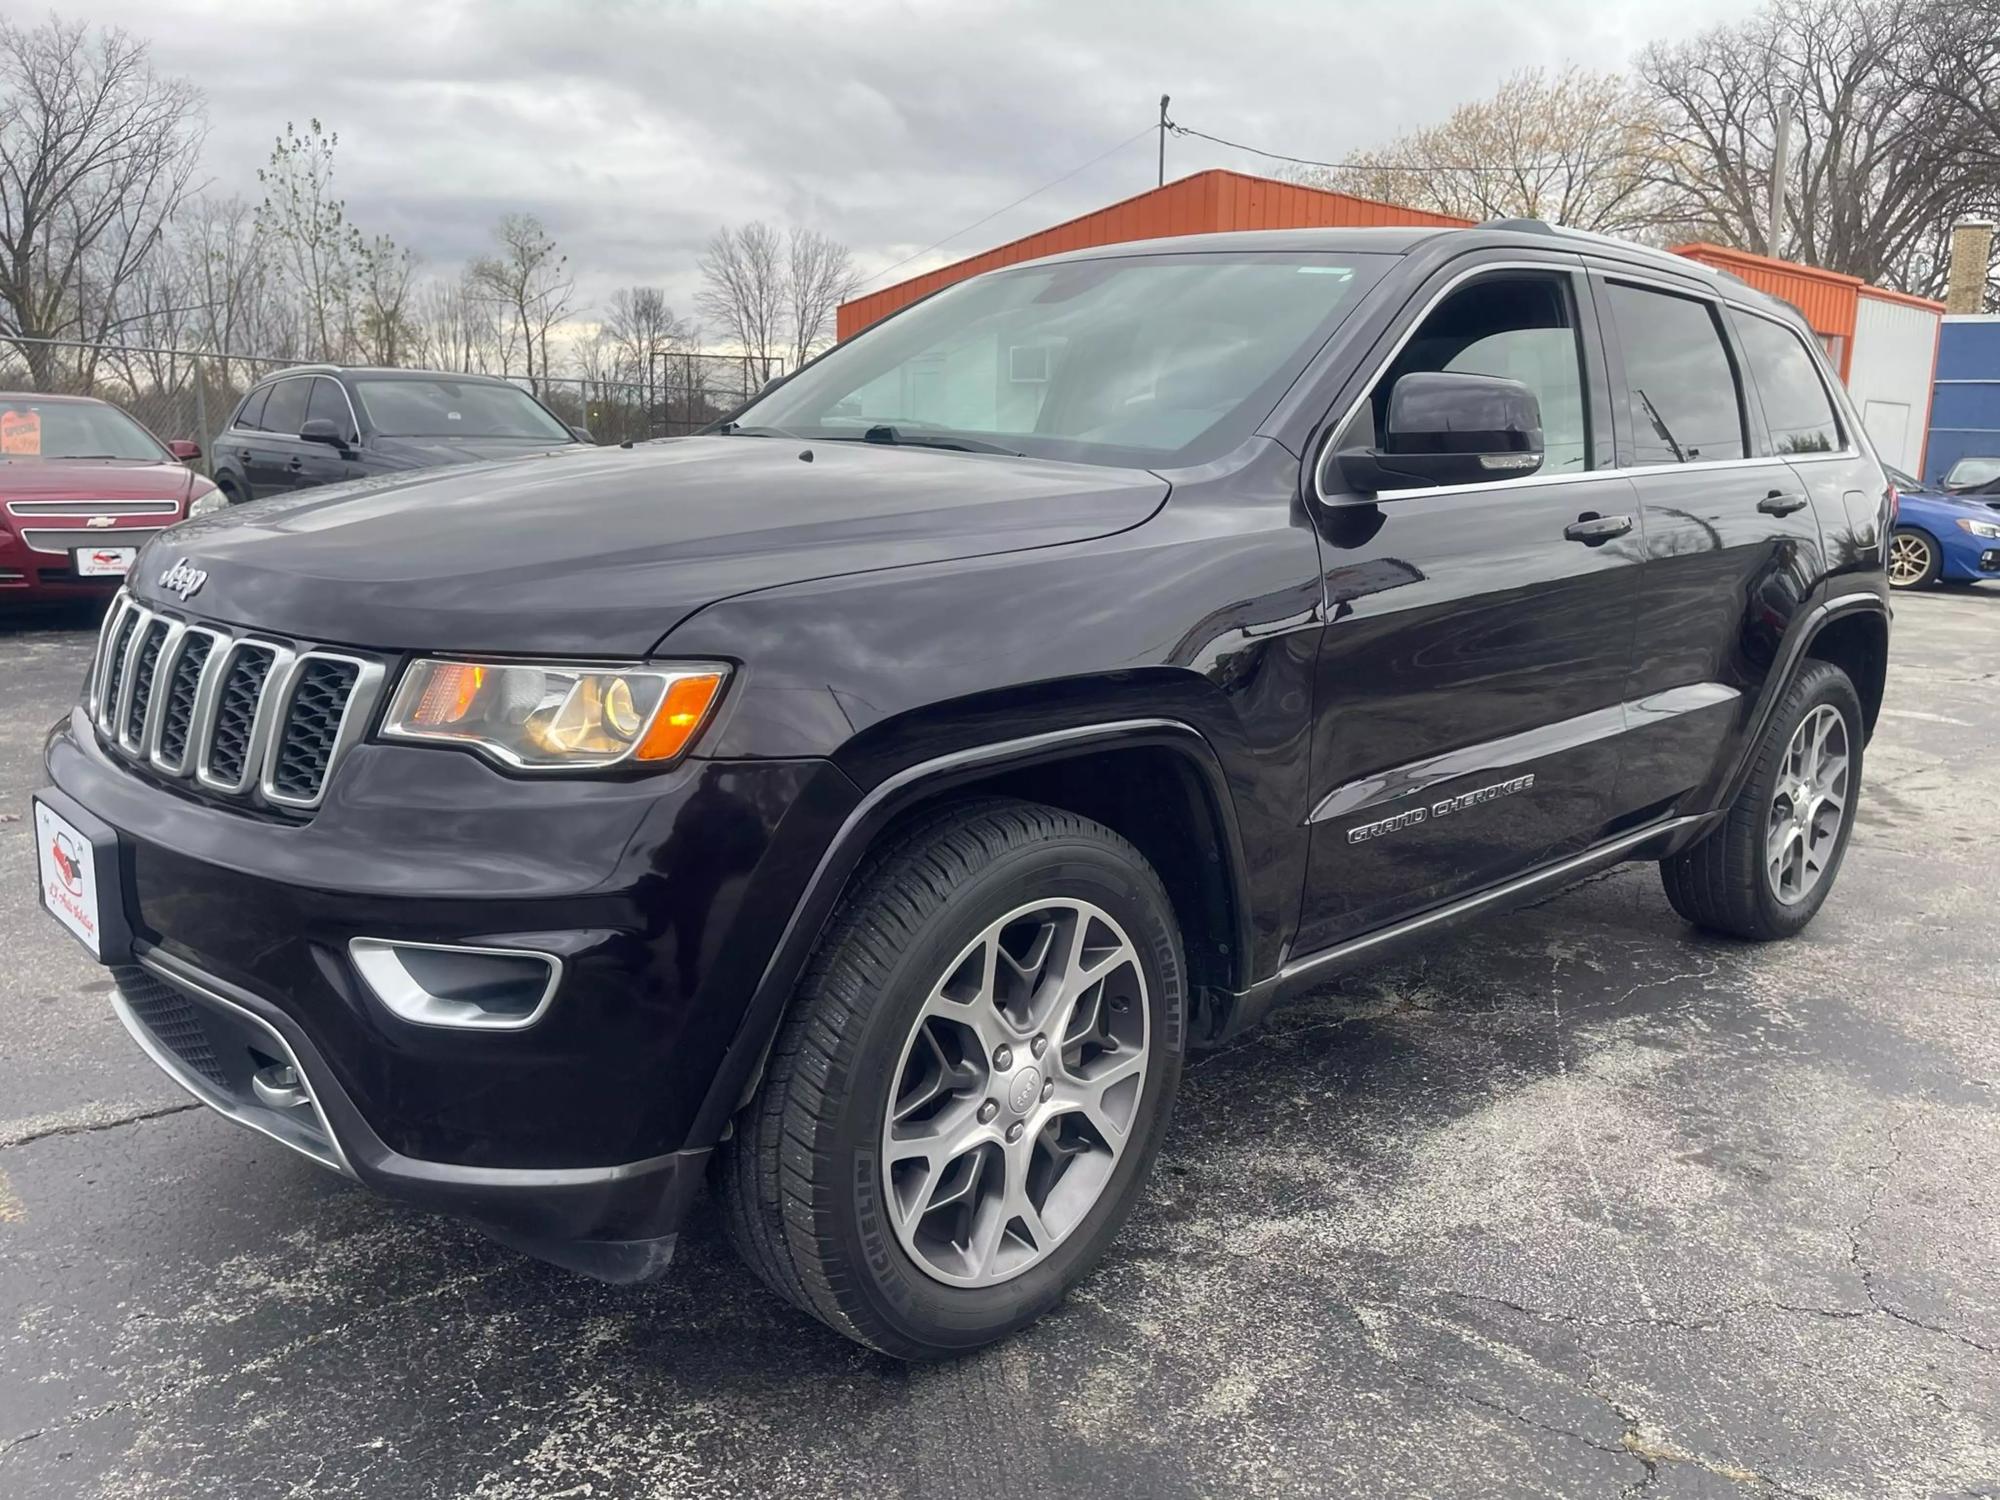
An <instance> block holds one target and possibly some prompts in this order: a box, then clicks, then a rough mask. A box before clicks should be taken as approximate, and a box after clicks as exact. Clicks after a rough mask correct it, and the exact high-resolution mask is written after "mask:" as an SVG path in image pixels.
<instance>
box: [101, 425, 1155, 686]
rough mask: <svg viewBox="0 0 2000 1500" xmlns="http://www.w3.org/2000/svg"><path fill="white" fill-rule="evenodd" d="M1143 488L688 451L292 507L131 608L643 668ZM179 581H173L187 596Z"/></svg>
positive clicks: (206, 541)
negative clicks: (886, 573)
mask: <svg viewBox="0 0 2000 1500" xmlns="http://www.w3.org/2000/svg"><path fill="white" fill-rule="evenodd" d="M1166 494H1167V483H1166V481H1165V480H1163V479H1161V478H1160V477H1159V476H1158V475H1156V474H1153V473H1150V472H1148V471H1146V470H1143V469H1112V468H1101V467H1097V466H1093V465H1084V464H1065V463H1052V462H1047V461H1043V460H1039V459H1025V458H1008V457H1003V456H997V455H985V454H968V453H957V452H947V451H942V450H937V449H926V448H910V447H895V448H892V447H885V446H880V445H874V444H866V443H820V442H816V443H812V444H809V445H808V444H803V443H800V442H796V441H788V440H781V439H774V438H751V437H702V438H682V439H676V440H672V441H667V442H659V443H645V444H641V445H639V446H637V447H634V448H625V449H621V448H592V447H577V448H569V449H561V450H557V451H555V452H551V453H547V454H544V455H542V456H540V457H535V458H525V459H520V460H517V461H515V462H512V463H505V464H477V465H459V466H457V467H453V468H447V469H430V470H423V471H418V472H415V473H406V474H396V475H389V476H383V477H379V478H375V479H364V480H358V481H355V482H353V483H349V484H342V485H332V486H328V487H327V488H324V489H318V490H307V491H302V492H300V493H298V494H295V495H291V496H281V497H276V498H273V499H271V500H265V501H258V502H255V503H252V504H249V505H244V506H237V507H233V508H231V509H229V510H226V511H219V512H216V513H214V514H211V515H207V516H203V517H200V518H198V519H196V520H194V521H190V522H187V523H185V524H183V525H181V526H177V527H175V528H174V529H173V530H172V531H169V532H166V533H164V534H163V535H161V536H160V537H159V538H157V539H156V540H155V541H154V542H153V543H152V545H151V546H150V547H149V548H148V549H147V551H146V553H145V555H144V556H142V557H141V558H140V560H139V564H138V565H137V566H136V567H135V568H134V569H133V573H132V578H133V585H132V586H133V589H134V591H135V592H136V593H138V594H139V595H140V596H141V597H144V598H147V599H150V600H151V601H153V602H154V603H157V604H165V605H169V606H177V605H178V604H179V600H178V598H177V597H176V596H169V595H167V594H165V593H163V592H162V590H161V588H160V584H159V580H160V576H161V574H162V573H163V572H165V571H166V570H167V569H169V568H170V567H172V566H173V564H175V563H176V562H177V561H179V560H180V559H182V558H185V559H186V560H187V563H188V567H189V568H190V569H193V570H198V571H200V572H201V573H204V574H206V575H207V576H206V579H205V581H204V582H203V583H202V584H201V587H200V591H199V593H198V594H195V595H193V596H192V597H190V598H189V599H188V600H187V603H186V605H185V608H187V609H188V610H190V611H191V612H194V613H197V614H200V615H203V616H206V617H208V618H211V619H217V620H222V621H226V622H229V623H232V624H237V625H248V626H256V627H260V628H263V629H266V630H271V631H274V632H279V633H282V634H286V635H292V636H299V637H303V638H306V639H310V640H317V641H324V642H329V643H340V644H347V645H355V646H376V647H382V648H389V649H410V650H429V651H488V652H496V653H506V654H519V655H550V656H640V655H644V654H645V653H647V652H648V651H649V650H651V648H652V647H653V645H654V643H655V642H657V641H658V640H659V639H660V638H661V637H662V636H664V635H665V634H666V633H667V632H668V631H669V630H671V629H672V628H673V627H674V626H675V625H676V624H678V623H679V622H680V621H681V620H683V619H685V618H686V617H687V616H688V615H689V614H691V613H693V612H694V611H695V610H698V609H700V608H701V607H702V606H703V605H705V604H709V603H712V602H714V601H716V600H718V599H724V598H727V597H729V596H730V595H733V594H740V593H745V592H748V591H750V590H754V589H763V588H770V587H773V586H776V585H780V584H787V583H798V582H804V581H806V580H809V579H814V578H827V577H833V576H837V575H841V574H848V573H858V572H865V571H868V570H871V569H877V568H894V567H903V566H908V565H910V564H913V563H927V562H943V561H950V560H953V559H959V558H968V557H977V556H982V555H985V554H989V553H996V552H1009V551H1015V550H1019V549H1023V548H1029V547H1046V546H1051V545H1054V544H1058V543H1063V542H1075V541H1083V540H1087V539H1089V538H1091V537H1095V536H1102V535H1105V534H1107V533H1110V532H1114V531H1120V530H1123V529H1125V528H1126V527H1129V526H1135V525H1137V524H1138V523H1139V522H1141V521H1143V520H1145V519H1146V518H1147V517H1148V516H1149V515H1151V514H1152V513H1153V512H1154V511H1155V510H1156V509H1158V507H1159V505H1160V503H1161V502H1162V501H1163V500H1164V499H1165V498H1166ZM187 576H188V575H187V574H185V573H184V574H182V575H181V577H182V578H183V580H184V579H185V578H186V577H187Z"/></svg>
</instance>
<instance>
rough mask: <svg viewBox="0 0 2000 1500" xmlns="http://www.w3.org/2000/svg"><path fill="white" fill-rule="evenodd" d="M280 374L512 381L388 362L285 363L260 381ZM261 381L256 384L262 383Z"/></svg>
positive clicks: (492, 376) (487, 381)
mask: <svg viewBox="0 0 2000 1500" xmlns="http://www.w3.org/2000/svg"><path fill="white" fill-rule="evenodd" d="M283 375H366V376H367V377H368V378H369V379H371V380H378V379H379V380H462V381H473V382H477V383H479V384H481V385H513V384H514V382H513V381H511V380H508V379H505V378H504V377H502V376H499V375H481V374H476V373H474V372H472V371H469V370H405V369H399V368H397V367H395V366H390V365H327V364H319V365H286V366H285V368H284V369H282V370H273V371H272V372H271V373H270V374H268V375H266V376H264V377H263V380H276V379H278V378H279V377H280V376H283ZM263 380H260V381H259V382H258V383H259V384H262V383H263ZM515 389H517V390H518V389H519V387H518V386H516V387H515Z"/></svg>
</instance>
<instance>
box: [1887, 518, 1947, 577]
mask: <svg viewBox="0 0 2000 1500" xmlns="http://www.w3.org/2000/svg"><path fill="white" fill-rule="evenodd" d="M1942 564H1943V557H1942V555H1941V554H1940V553H1939V551H1938V544H1937V543H1936V542H1935V541H1933V540H1932V539H1931V536H1930V533H1928V532H1924V531H1919V530H1917V529H1916V527H1914V526H1898V527H1897V528H1896V531H1895V534H1894V535H1892V536H1891V537H1890V538H1889V584H1890V586H1891V587H1892V588H1899V589H1920V588H1923V587H1924V586H1925V585H1927V584H1932V583H1936V582H1937V576H1938V569H1939V567H1940V566H1942Z"/></svg>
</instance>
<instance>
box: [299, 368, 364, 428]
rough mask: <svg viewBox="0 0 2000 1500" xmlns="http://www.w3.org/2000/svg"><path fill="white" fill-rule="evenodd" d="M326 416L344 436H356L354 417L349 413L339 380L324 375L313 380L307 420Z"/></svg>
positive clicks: (307, 406)
mask: <svg viewBox="0 0 2000 1500" xmlns="http://www.w3.org/2000/svg"><path fill="white" fill-rule="evenodd" d="M315 417H324V418H325V419H326V420H327V421H329V422H331V423H333V425H334V427H335V429H336V430H338V431H339V432H340V434H341V435H342V436H343V437H347V438H352V437H353V436H354V419H353V418H352V417H350V416H348V414H347V397H346V395H345V394H344V393H343V392H342V391H341V389H340V385H339V382H337V381H332V380H327V379H325V378H324V377H322V378H321V379H319V380H315V381H313V382H312V398H311V399H310V400H308V401H307V402H306V420H307V421H308V422H310V421H312V420H313V419H314V418H315Z"/></svg>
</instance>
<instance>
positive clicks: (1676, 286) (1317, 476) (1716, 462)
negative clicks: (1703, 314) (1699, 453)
mask: <svg viewBox="0 0 2000 1500" xmlns="http://www.w3.org/2000/svg"><path fill="white" fill-rule="evenodd" d="M1562 253H1563V254H1566V255H1571V256H1574V257H1575V258H1576V262H1577V264H1576V265H1575V266H1574V267H1565V266H1560V265H1556V264H1554V263H1553V262H1550V261H1545V260H1534V261H1512V260H1507V261H1500V260H1493V261H1484V262H1481V263H1480V264H1479V265H1476V266H1471V267H1468V268H1467V269H1465V270H1463V271H1461V272H1459V273H1458V274H1457V275H1456V276H1454V277H1452V278H1451V280H1449V281H1447V282H1446V283H1445V284H1444V285H1443V286H1441V287H1439V288H1438V290H1437V292H1436V293H1435V295H1433V296H1432V297H1431V299H1430V300H1429V301H1428V302H1426V303H1425V304H1424V305H1423V308H1422V310H1421V311H1419V312H1418V313H1417V315H1416V317H1415V318H1413V319H1412V320H1411V322H1410V325H1409V327H1407V328H1405V329H1404V330H1403V332H1402V333H1401V334H1400V335H1399V336H1398V337H1397V339H1396V342H1395V343H1394V344H1393V345H1392V346H1391V347H1390V349H1389V351H1388V353H1387V354H1385V355H1384V356H1383V357H1382V358H1381V360H1379V361H1378V362H1377V363H1376V365H1375V367H1374V368H1373V369H1372V370H1370V371H1369V372H1368V378H1367V380H1366V381H1364V382H1363V383H1362V387H1361V393H1360V394H1359V395H1358V396H1356V397H1355V399H1354V401H1353V402H1352V404H1350V405H1349V406H1348V408H1347V410H1346V411H1345V412H1343V413H1342V414H1341V417H1340V420H1339V421H1338V422H1335V423H1333V424H1332V426H1331V427H1329V428H1328V429H1327V436H1326V440H1325V442H1324V444H1323V445H1322V447H1321V449H1320V455H1319V458H1318V460H1317V461H1316V462H1315V463H1314V465H1313V498H1314V499H1315V500H1317V501H1318V502H1319V503H1320V504H1321V505H1327V506H1339V505H1342V504H1353V503H1355V497H1354V496H1351V495H1348V494H1346V493H1345V492H1343V491H1341V490H1338V489H1332V488H1330V487H1329V486H1328V484H1327V471H1328V469H1329V467H1331V465H1332V464H1333V462H1334V459H1335V457H1336V455H1337V453H1338V448H1337V446H1336V440H1337V439H1338V438H1339V436H1340V434H1341V433H1342V432H1344V431H1346V430H1347V424H1348V423H1349V422H1352V421H1353V420H1354V416H1355V413H1356V412H1358V411H1360V410H1361V407H1362V403H1364V402H1365V401H1367V399H1368V397H1369V396H1370V395H1371V394H1372V393H1373V391H1374V389H1375V383H1376V381H1378V380H1380V379H1381V378H1382V376H1383V374H1384V373H1385V372H1386V371H1387V370H1388V368H1389V366H1390V365H1392V364H1394V363H1395V362H1396V356H1397V355H1399V354H1401V353H1402V352H1403V349H1404V347H1405V346H1406V345H1407V344H1408V343H1409V342H1410V340H1411V339H1413V338H1415V337H1416V333H1417V330H1418V329H1419V328H1421V327H1423V324H1424V320H1425V319H1426V318H1428V317H1429V316H1430V315H1431V314H1432V313H1433V312H1435V311H1436V310H1437V306H1438V304H1439V303H1440V302H1442V301H1443V300H1444V299H1445V298H1446V297H1449V296H1450V295H1451V294H1452V293H1453V292H1454V291H1456V290H1457V289H1458V288H1459V287H1460V286H1461V285H1463V284H1464V283H1465V282H1467V281H1470V280H1471V279H1472V278H1473V277H1475V276H1481V275H1485V274H1486V273H1488V272H1491V271H1545V272H1551V273H1555V274H1559V275H1574V274H1577V273H1578V272H1581V273H1582V274H1583V275H1586V276H1589V275H1599V276H1604V277H1607V278H1610V279H1612V280H1617V281H1631V282H1639V283H1643V284H1645V285H1648V286H1652V287H1656V288H1658V289H1659V290H1661V291H1665V292H1672V293H1674V294H1676V295H1678V296H1682V297H1691V298H1695V299H1697V300H1705V301H1709V302H1714V303H1718V304H1721V305H1724V306H1727V307H1731V308H1740V309H1741V310H1742V311H1744V312H1747V313H1750V314H1752V315H1754V316H1756V317H1760V318H1766V319H1769V320H1770V321H1772V322H1774V323H1777V324H1778V325H1779V326H1780V327H1783V328H1792V325H1791V324H1790V323H1788V322H1786V321H1785V319H1784V318H1783V317H1782V316H1780V315H1777V314H1775V313H1771V312H1767V311H1763V310H1760V309H1758V308H1755V307H1752V306H1750V305H1749V304H1747V303H1744V302H1740V301H1738V300H1737V299H1736V298H1734V297H1731V296H1728V295H1726V294H1725V293H1724V292H1722V291H1721V290H1720V289H1719V288H1716V287H1710V286H1704V285H1703V284H1702V283H1701V282H1699V281H1696V280H1691V281H1673V280H1670V279H1668V278H1666V277H1664V276H1649V275H1647V274H1645V272H1643V271H1637V270H1634V271H1627V270H1626V269H1624V268H1623V267H1622V266H1621V267H1618V268H1615V269H1614V268H1612V267H1609V266H1601V265H1597V264H1594V263H1592V262H1591V261H1589V260H1586V259H1585V258H1584V256H1583V253H1582V252H1581V251H1577V250H1565V251H1563V252H1562ZM1792 332H1793V333H1794V334H1795V335H1796V334H1797V332H1798V330H1797V329H1796V328H1792ZM1814 363H1815V365H1817V364H1818V363H1819V361H1818V360H1817V359H1816V360H1815V361H1814ZM1614 394H1615V393H1614ZM1841 430H1842V433H1843V435H1844V436H1845V437H1846V440H1847V446H1846V447H1843V448H1842V449H1840V450H1839V451H1838V452H1836V453H1815V454H1811V455H1810V456H1807V457H1802V458H1786V457H1785V456H1783V455H1780V454H1775V453H1773V454H1763V455H1760V456H1757V457H1752V458H1716V459H1703V460H1701V461H1699V462H1697V463H1691V464H1632V465H1614V466H1613V467H1611V468H1607V469H1584V470H1581V471H1579V472H1577V473H1574V474H1541V473H1536V474H1522V475H1518V476H1516V477H1514V478H1511V479H1491V480H1479V481H1476V482H1474V483H1471V484H1440V485H1430V486H1412V487H1411V488H1409V489H1402V490H1385V491H1383V492H1381V494H1380V495H1376V496H1368V497H1364V498H1363V499H1362V500H1361V502H1360V503H1363V504H1369V505H1373V504H1380V503H1385V501H1384V498H1383V497H1385V496H1386V498H1387V500H1388V501H1395V500H1414V499H1417V498H1419V497H1421V496H1428V495H1466V494H1474V493H1482V494H1483V493H1485V492H1487V491H1490V490H1517V489H1527V488H1531V487H1533V486H1535V485H1547V484H1578V483H1581V482H1582V481H1584V480H1598V479H1633V478H1636V477H1638V476H1639V475H1642V474H1660V473H1669V474H1696V473H1702V472H1704V471H1710V470H1724V469H1748V468H1755V467H1759V466H1763V465H1768V464H1774V463H1779V464H1781V463H1824V462H1828V461H1830V460H1834V459H1854V458H1859V457H1860V456H1861V452H1860V450H1859V449H1858V448H1856V447H1855V446H1854V442H1853V435H1852V434H1851V433H1849V432H1848V431H1847V423H1846V422H1844V421H1843V422H1842V423H1841Z"/></svg>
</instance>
